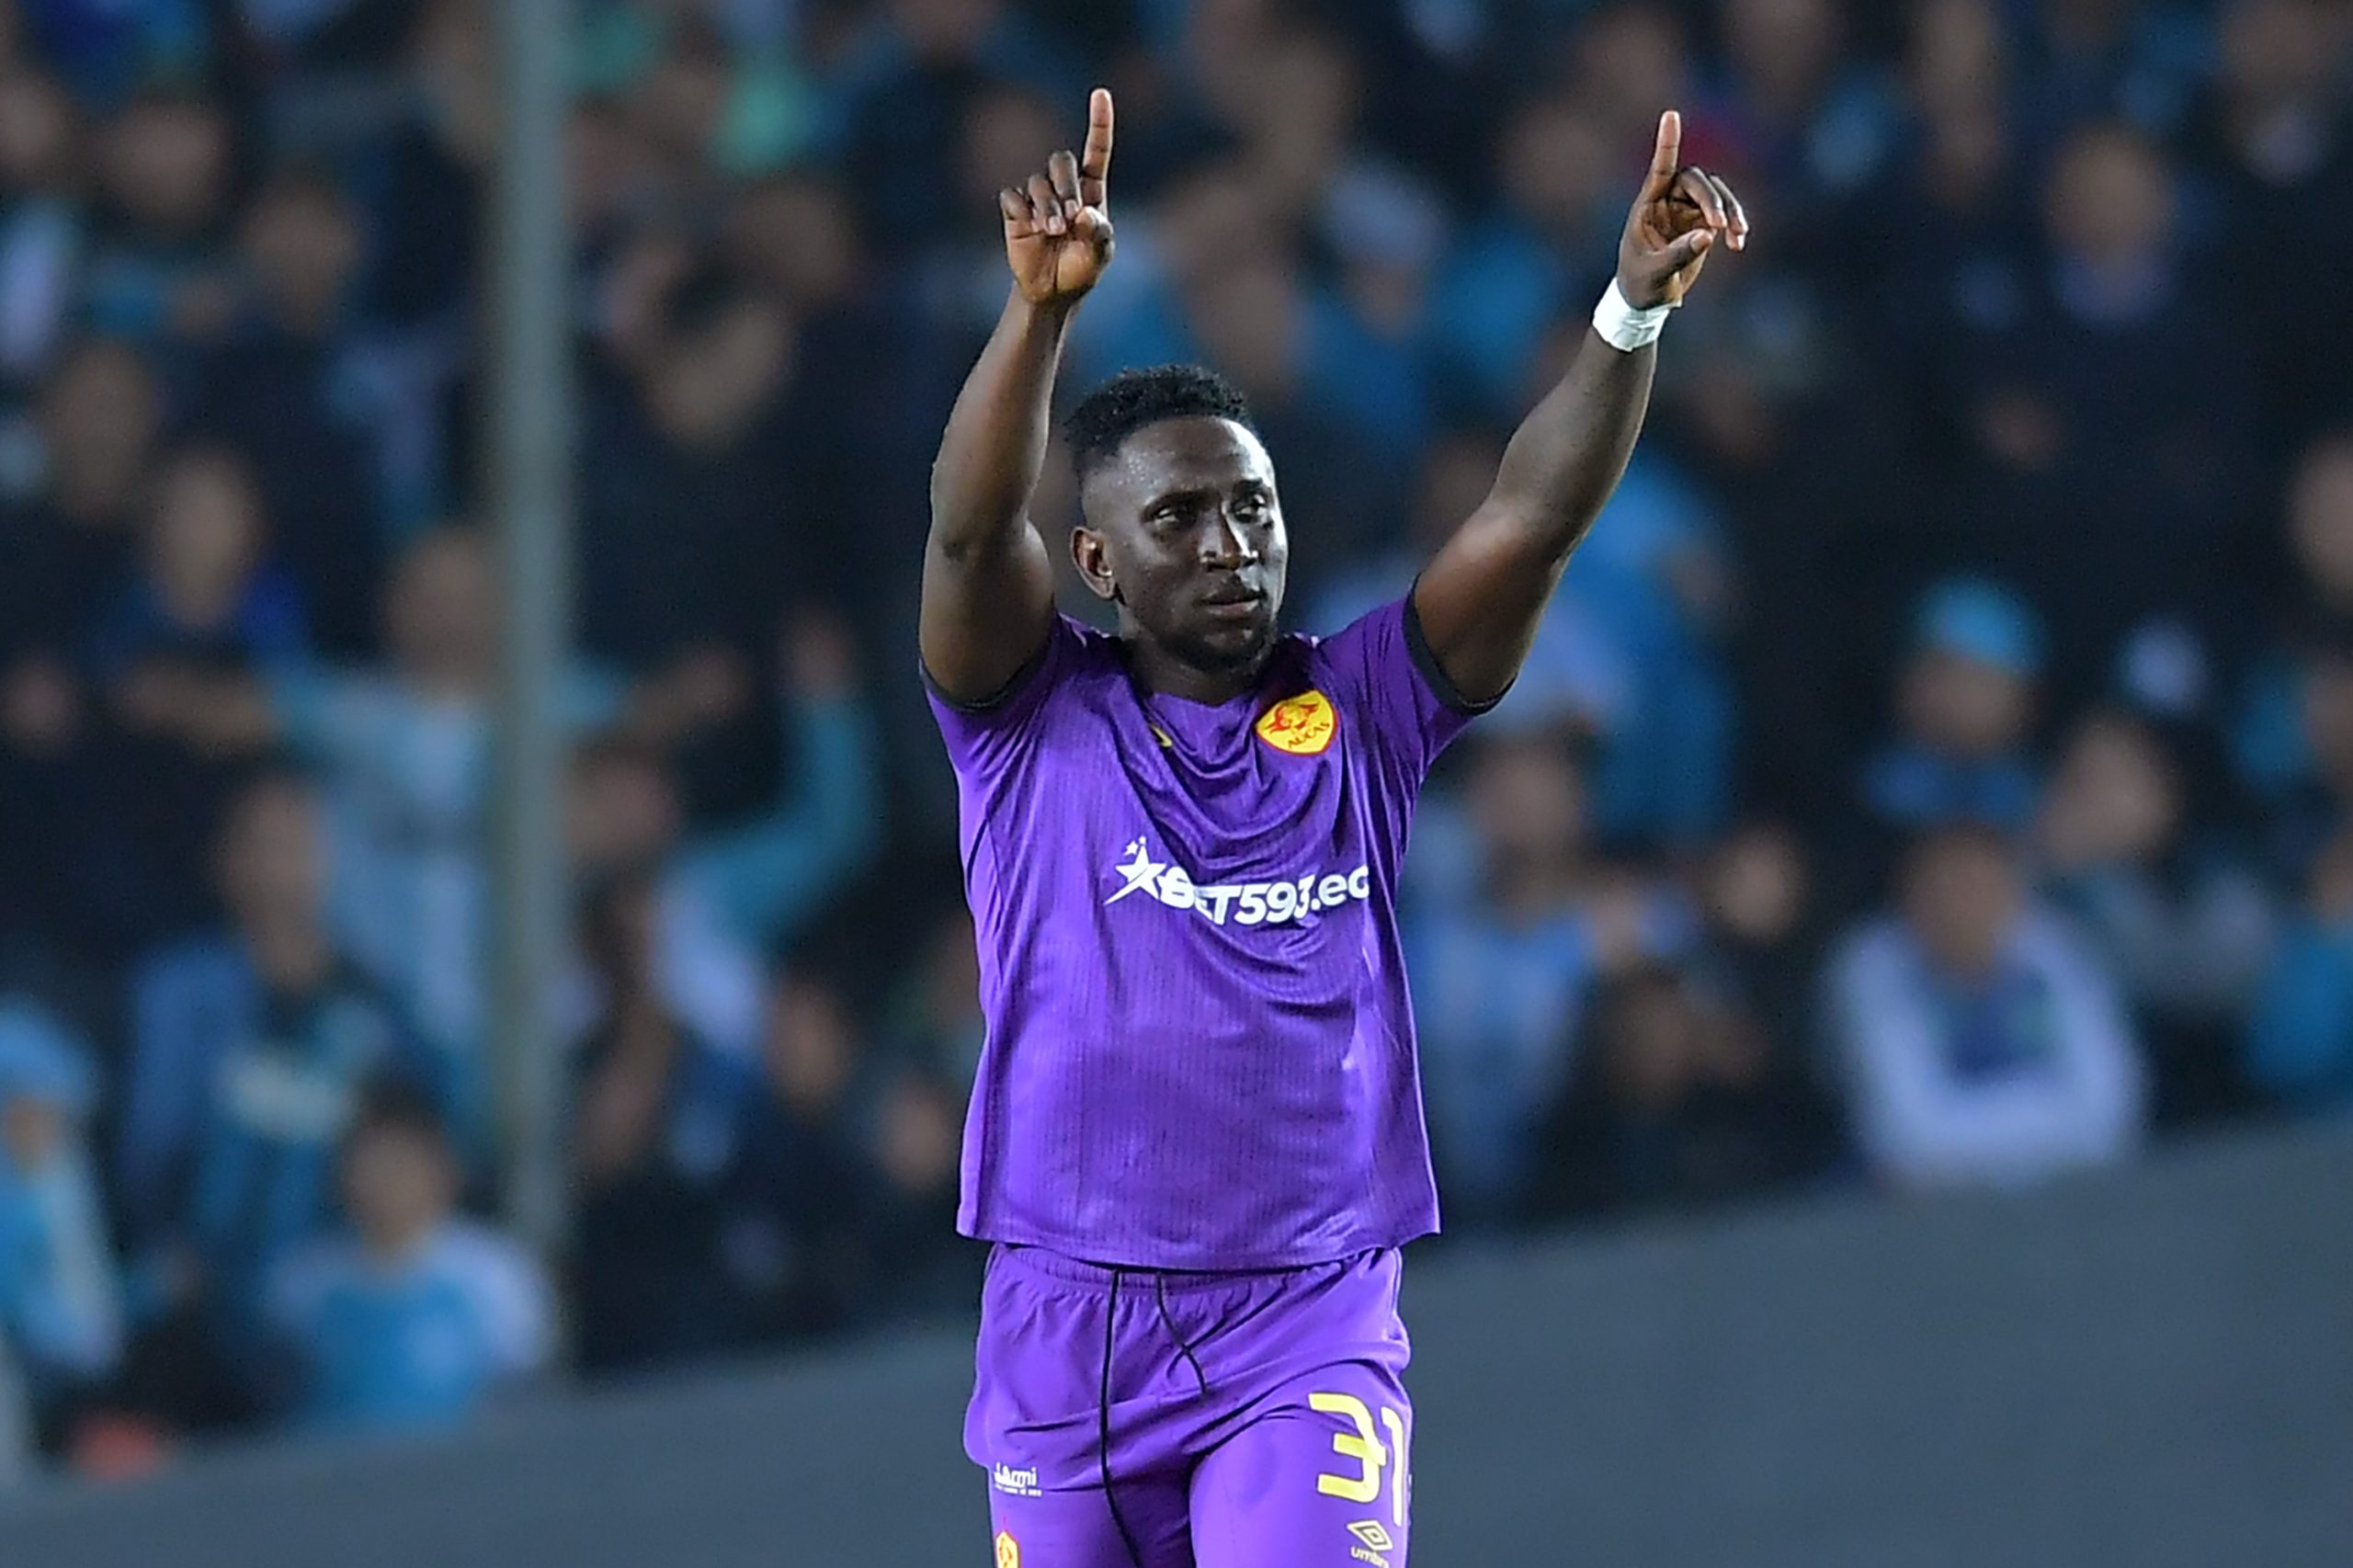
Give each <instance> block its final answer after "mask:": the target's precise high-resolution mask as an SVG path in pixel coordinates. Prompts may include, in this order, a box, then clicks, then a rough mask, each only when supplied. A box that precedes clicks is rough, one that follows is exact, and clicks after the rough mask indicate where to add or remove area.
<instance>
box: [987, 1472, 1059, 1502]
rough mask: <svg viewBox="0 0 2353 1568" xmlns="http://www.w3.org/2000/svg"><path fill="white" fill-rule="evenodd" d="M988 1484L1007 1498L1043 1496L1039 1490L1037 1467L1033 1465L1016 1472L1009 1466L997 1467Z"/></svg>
mask: <svg viewBox="0 0 2353 1568" xmlns="http://www.w3.org/2000/svg"><path fill="white" fill-rule="evenodd" d="M989 1483H990V1484H991V1485H993V1486H995V1488H996V1489H997V1490H998V1491H999V1492H1002V1493H1004V1494H1006V1496H1008V1497H1042V1496H1044V1495H1045V1494H1044V1493H1043V1492H1042V1491H1040V1489H1039V1486H1038V1471H1037V1467H1036V1466H1034V1465H1033V1466H1031V1467H1030V1468H1029V1469H1028V1470H1016V1469H1014V1468H1013V1467H1012V1466H1011V1465H1009V1464H1001V1465H999V1466H997V1467H996V1469H995V1471H993V1472H991V1474H990V1476H989Z"/></svg>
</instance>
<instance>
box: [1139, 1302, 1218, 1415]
mask: <svg viewBox="0 0 2353 1568" xmlns="http://www.w3.org/2000/svg"><path fill="white" fill-rule="evenodd" d="M1152 1301H1153V1305H1154V1306H1155V1307H1157V1308H1159V1309H1160V1326H1161V1327H1163V1328H1165V1329H1166V1330H1167V1331H1168V1337H1169V1338H1171V1339H1173V1340H1175V1341H1176V1348H1177V1350H1178V1351H1179V1352H1180V1353H1181V1354H1182V1355H1183V1356H1184V1358H1185V1364H1186V1365H1187V1366H1188V1367H1190V1368H1192V1369H1193V1380H1194V1381H1196V1382H1198V1383H1199V1384H1200V1385H1201V1397H1202V1398H1204V1399H1206V1398H1208V1397H1209V1392H1210V1375H1209V1374H1208V1373H1207V1372H1204V1371H1202V1370H1201V1358H1199V1356H1196V1355H1194V1354H1193V1346H1192V1342H1191V1341H1190V1340H1188V1339H1187V1338H1186V1337H1185V1336H1184V1335H1182V1334H1180V1333H1178V1332H1177V1329H1176V1320H1174V1319H1173V1318H1171V1317H1170V1316H1169V1315H1168V1277H1167V1276H1166V1275H1164V1274H1155V1275H1154V1276H1153V1277H1152Z"/></svg>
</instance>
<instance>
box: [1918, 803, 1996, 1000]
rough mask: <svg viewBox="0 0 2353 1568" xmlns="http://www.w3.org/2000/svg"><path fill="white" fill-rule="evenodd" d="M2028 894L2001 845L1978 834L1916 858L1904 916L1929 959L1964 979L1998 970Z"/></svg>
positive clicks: (1954, 838) (1948, 840) (1933, 843)
mask: <svg viewBox="0 0 2353 1568" xmlns="http://www.w3.org/2000/svg"><path fill="white" fill-rule="evenodd" d="M2024 897H2025V895H2024V892H2023V890H2022V889H2021V888H2020V887H2019V885H2018V867H2017V863H2016V862H2015V861H2014V860H2013V858H2011V855H2010V853H2009V851H2008V850H2007V849H2006V848H2005V847H2004V846H2001V845H2000V844H1998V843H1996V842H1995V841H1993V840H1991V839H1988V838H1984V837H1980V836H1977V835H1950V836H1948V837H1943V838H1937V839H1932V840H1930V841H1929V842H1928V843H1927V845H1926V846H1923V847H1922V848H1921V849H1920V850H1919V851H1918V852H1917V853H1916V854H1915V858H1914V859H1913V862H1912V869H1911V875H1910V877H1909V878H1908V879H1906V881H1905V885H1904V919H1905V920H1906V921H1907V922H1908V923H1909V924H1910V926H1911V927H1912V930H1913V934H1914V935H1915V936H1916V937H1918V938H1919V940H1920V943H1921V945H1922V946H1923V947H1925V948H1927V950H1928V953H1929V956H1930V957H1932V958H1934V959H1935V960H1937V961H1938V963H1939V964H1941V965H1943V966H1944V968H1945V969H1947V970H1948V971H1951V972H1952V973H1954V974H1959V975H1969V976H1974V975H1982V974H1984V973H1985V972H1986V971H1989V970H1991V969H1992V968H1993V967H1994V964H1995V960H1998V959H1999V958H2000V957H2001V953H2002V948H2003V946H2004V944H2005V943H2006V941H2007V940H2008V938H2009V934H2010V930H2011V927H2012V926H2014V925H2015V924H2016V923H2017V920H2018V911H2019V906H2020V904H2021V903H2023V901H2024Z"/></svg>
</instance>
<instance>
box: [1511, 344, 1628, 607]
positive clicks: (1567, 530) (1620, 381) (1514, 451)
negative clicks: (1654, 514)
mask: <svg viewBox="0 0 2353 1568" xmlns="http://www.w3.org/2000/svg"><path fill="white" fill-rule="evenodd" d="M1657 364H1658V349H1657V348H1656V347H1647V348H1638V349H1635V350H1633V351H1632V352H1631V353H1629V352H1625V351H1622V350H1620V349H1617V348H1613V347H1610V346H1609V345H1608V344H1607V343H1604V342H1602V341H1601V339H1600V338H1599V337H1598V336H1597V335H1595V334H1594V333H1592V332H1591V331H1587V332H1586V336H1585V341H1584V343H1583V344H1581V345H1580V346H1579V347H1578V349H1577V355H1576V358H1575V360H1574V362H1573V363H1572V364H1571V365H1570V366H1569V370H1568V374H1566V375H1565V376H1563V377H1562V378H1561V381H1560V384H1559V385H1557V386H1555V387H1554V388H1553V389H1552V392H1549V393H1547V394H1546V396H1545V398H1544V401H1543V402H1541V403H1538V404H1537V405H1536V409H1535V411H1534V412H1533V413H1531V414H1530V415H1529V416H1528V418H1527V419H1526V420H1525V421H1523V422H1522V423H1521V425H1520V426H1519V429H1518V431H1517V432H1515V433H1514V434H1513V436H1512V438H1511V445H1510V446H1509V447H1507V448H1506V449H1505V452H1504V460H1503V466H1502V468H1501V469H1500V470H1499V471H1498V472H1497V473H1496V476H1495V491H1494V494H1493V497H1492V500H1491V505H1492V506H1495V508H1496V509H1497V510H1498V511H1500V512H1501V513H1503V514H1504V515H1505V516H1506V517H1510V518H1512V519H1514V520H1515V521H1517V522H1518V524H1519V526H1520V527H1522V528H1524V529H1526V530H1527V531H1528V533H1529V539H1530V545H1529V548H1530V550H1531V551H1532V552H1533V553H1535V554H1537V555H1539V556H1540V557H1542V558H1543V559H1545V560H1548V561H1551V562H1562V561H1565V560H1566V559H1567V558H1568V554H1569V552H1570V551H1572V550H1574V549H1575V548H1576V545H1577V542H1578V541H1579V540H1582V539H1583V538H1584V537H1585V535H1586V530H1587V529H1589V528H1592V527H1593V520H1594V518H1595V517H1598V516H1599V515H1600V513H1601V508H1602V506H1604V505H1605V504H1606V503H1607V502H1608V499H1609V495H1610V493H1611V492H1612V491H1613V490H1615V489H1616V488H1617V487H1618V481H1619V480H1620V478H1621V477H1622V476H1623V475H1624V474H1625V472H1626V463H1627V461H1628V460H1629V459H1630V458H1631V456H1632V455H1633V450H1634V441H1635V439H1636V437H1639V436H1640V435H1641V434H1642V430H1643V416H1644V415H1646V414H1647V413H1648V412H1649V409H1650V401H1651V377H1652V373H1653V371H1654V369H1655V368H1656V366H1657Z"/></svg>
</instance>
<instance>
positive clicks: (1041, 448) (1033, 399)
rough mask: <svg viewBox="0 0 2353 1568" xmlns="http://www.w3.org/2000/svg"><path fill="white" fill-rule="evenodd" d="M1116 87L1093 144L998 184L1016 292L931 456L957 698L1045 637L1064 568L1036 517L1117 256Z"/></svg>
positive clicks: (970, 694)
mask: <svg viewBox="0 0 2353 1568" xmlns="http://www.w3.org/2000/svg"><path fill="white" fill-rule="evenodd" d="M1110 169H1111V95H1110V94H1109V93H1108V92H1105V91H1103V90H1102V89H1101V88H1097V89H1096V92H1095V95H1094V97H1093V99H1092V101H1091V102H1090V103H1089V104H1088V106H1087V125H1086V151H1085V152H1084V153H1079V154H1076V155H1074V154H1072V153H1068V152H1062V153H1055V154H1054V155H1053V156H1052V157H1051V159H1049V160H1048V161H1047V165H1046V167H1045V169H1044V170H1043V171H1042V172H1040V173H1039V174H1034V175H1032V176H1029V184H1028V186H1027V187H1021V188H1016V187H1010V186H1008V187H1006V188H1005V189H1004V190H1002V191H1000V192H998V193H997V207H998V210H999V212H1000V213H1001V215H1002V216H1003V217H1004V219H1005V252H1006V260H1007V261H1008V262H1009V263H1010V264H1011V265H1012V267H1013V285H1014V286H1013V292H1012V295H1011V297H1010V298H1009V299H1007V300H1006V306H1005V314H1004V315H1003V316H1001V317H1000V318H999V319H998V321H997V324H996V331H995V333H994V334H992V335H990V337H989V342H988V347H986V348H985V349H983V351H982V353H981V358H980V363H979V364H977V365H975V366H973V367H972V375H971V377H970V378H968V379H967V380H966V381H965V382H964V390H963V392H962V393H961V395H959V396H958V398H957V399H956V408H955V412H954V413H952V414H950V415H949V416H948V431H947V434H946V435H945V436H944V437H941V440H940V443H939V456H938V460H936V461H935V462H934V463H933V464H932V470H931V538H930V540H929V541H928V542H927V543H926V545H925V548H924V560H923V615H922V620H921V626H920V635H921V641H922V644H923V663H924V668H925V669H926V671H928V672H929V674H930V676H931V679H932V683H933V684H934V685H935V686H937V687H938V688H939V690H940V692H941V693H942V694H943V695H944V696H946V697H947V698H948V699H949V700H951V701H955V702H965V703H981V702H985V701H987V700H989V699H992V698H994V697H995V696H997V695H998V694H999V693H1001V692H1003V691H1004V690H1005V688H1006V687H1007V686H1009V685H1010V684H1012V682H1013V680H1014V678H1015V677H1016V676H1018V675H1019V674H1020V673H1021V671H1022V669H1023V668H1024V667H1025V666H1026V665H1028V664H1029V662H1030V660H1032V659H1033V658H1035V657H1037V655H1038V653H1039V650H1040V649H1041V648H1043V647H1044V646H1045V642H1046V635H1047V632H1048V631H1049V629H1050V627H1051V624H1052V617H1053V603H1054V568H1053V561H1052V558H1051V556H1050V555H1049V554H1048V553H1047V551H1046V541H1045V540H1043V539H1041V538H1040V536H1039V533H1038V530H1037V528H1036V527H1035V526H1034V525H1032V524H1031V522H1030V521H1029V498H1030V496H1031V494H1033V493H1034V492H1035V491H1036V490H1037V487H1038V475H1039V473H1040V471H1041V470H1042V469H1043V468H1044V466H1045V461H1046V432H1047V424H1048V420H1049V418H1050V417H1051V407H1052V402H1053V392H1054V372H1055V369H1057V367H1058V366H1059V365H1060V364H1061V361H1062V352H1063V336H1064V335H1065V334H1066V333H1067V332H1068V330H1069V327H1070V319H1071V312H1073V311H1074V309H1075V308H1076V307H1077V305H1078V301H1080V300H1082V299H1084V298H1085V297H1086V293H1087V290H1091V289H1093V288H1094V287H1095V285H1096V283H1097V280H1099V279H1100V278H1102V276H1103V271H1104V268H1105V267H1108V266H1109V265H1110V262H1111V247H1112V240H1111V219H1110V215H1109V211H1108V206H1107V199H1108V198H1107V190H1106V181H1107V179H1108V176H1109V174H1110Z"/></svg>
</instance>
